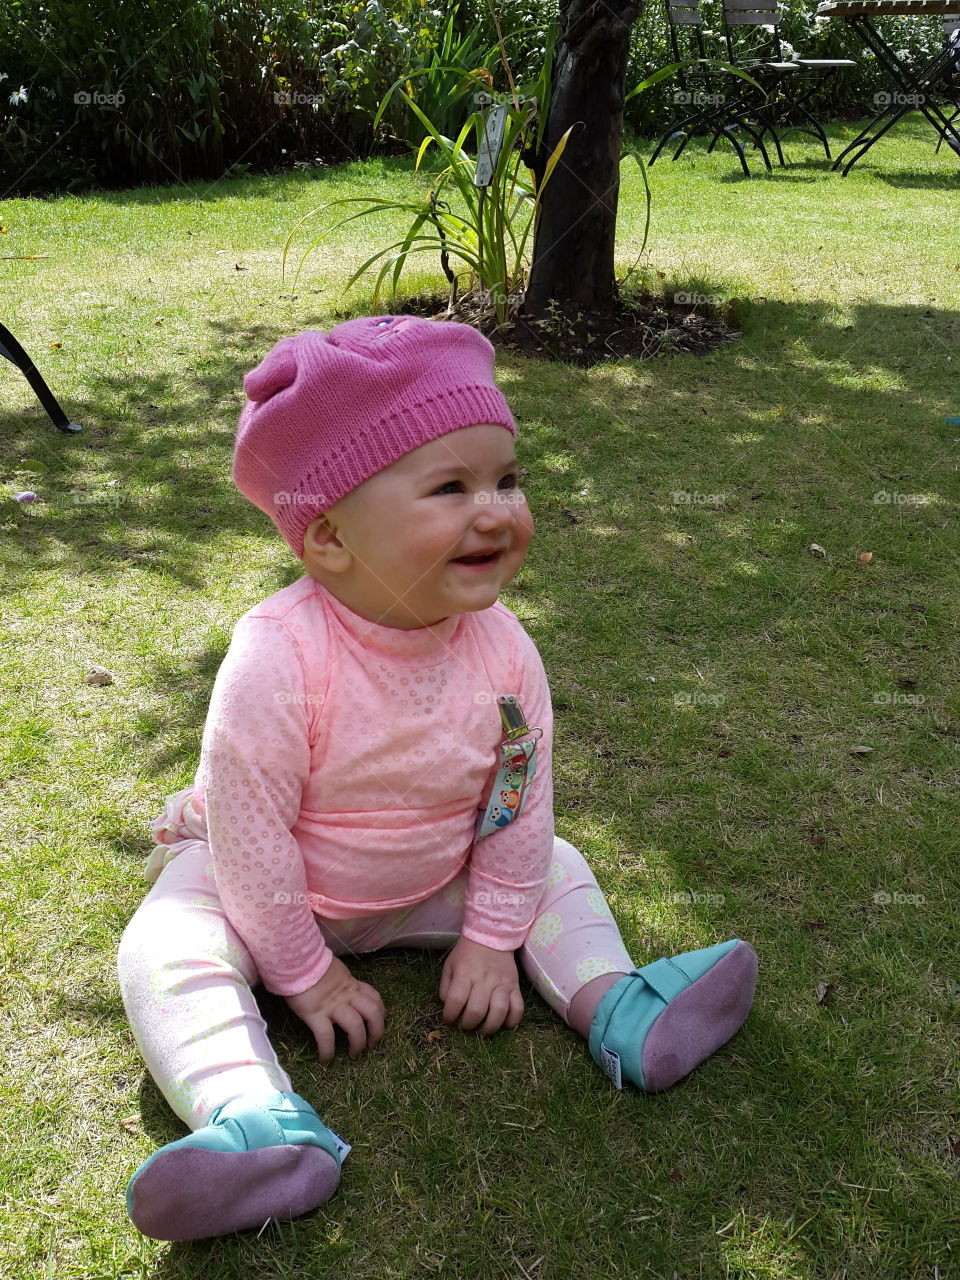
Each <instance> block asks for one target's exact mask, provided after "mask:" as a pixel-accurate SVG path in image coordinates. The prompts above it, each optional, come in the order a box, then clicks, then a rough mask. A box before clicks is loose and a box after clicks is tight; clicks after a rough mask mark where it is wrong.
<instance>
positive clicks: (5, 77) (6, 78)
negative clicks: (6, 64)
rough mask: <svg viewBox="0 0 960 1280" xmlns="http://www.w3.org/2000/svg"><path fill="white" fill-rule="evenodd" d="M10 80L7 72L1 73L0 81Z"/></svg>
mask: <svg viewBox="0 0 960 1280" xmlns="http://www.w3.org/2000/svg"><path fill="white" fill-rule="evenodd" d="M9 79H10V77H9V76H8V75H7V73H6V72H5V71H0V80H9Z"/></svg>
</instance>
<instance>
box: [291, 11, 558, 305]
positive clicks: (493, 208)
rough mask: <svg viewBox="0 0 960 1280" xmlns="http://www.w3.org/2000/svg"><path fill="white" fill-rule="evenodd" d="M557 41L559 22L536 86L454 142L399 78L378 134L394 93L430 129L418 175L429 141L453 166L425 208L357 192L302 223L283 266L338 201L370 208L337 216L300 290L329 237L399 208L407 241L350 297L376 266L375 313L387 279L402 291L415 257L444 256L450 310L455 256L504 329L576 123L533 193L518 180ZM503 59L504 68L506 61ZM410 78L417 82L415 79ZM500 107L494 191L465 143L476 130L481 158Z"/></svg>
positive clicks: (383, 254)
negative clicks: (480, 177)
mask: <svg viewBox="0 0 960 1280" xmlns="http://www.w3.org/2000/svg"><path fill="white" fill-rule="evenodd" d="M555 38H556V26H555V25H554V26H553V27H552V28H551V31H550V34H549V38H548V42H547V45H548V47H547V51H546V53H547V56H546V58H545V60H544V64H543V68H542V70H541V73H540V76H539V77H538V79H537V80H536V81H535V82H534V83H533V84H532V85H530V86H520V87H516V86H514V85H513V84H512V83H511V92H510V94H509V95H506V99H507V100H506V101H504V102H502V103H499V104H497V105H496V106H494V104H493V101H492V99H493V95H492V94H488V95H487V96H488V98H489V99H490V102H489V104H485V105H481V106H480V109H478V110H475V111H473V112H471V113H470V115H469V116H468V118H467V120H466V122H465V124H464V126H463V128H462V129H461V130H460V133H459V135H458V137H457V138H456V139H455V140H454V139H451V138H449V137H447V136H446V135H445V134H444V133H442V132H441V131H440V130H439V129H438V128H437V127H436V125H435V124H434V122H433V121H432V120H431V119H430V118H429V117H428V116H427V114H426V113H425V112H424V111H423V110H422V109H421V108H420V106H418V104H417V102H416V101H415V100H414V98H413V97H412V96H411V94H410V93H409V92H408V91H407V88H406V87H405V86H406V84H407V83H408V80H407V79H406V78H405V79H404V80H403V81H397V83H396V84H394V85H393V86H392V87H391V89H390V91H389V92H388V94H387V95H386V97H385V98H384V100H383V102H381V104H380V110H379V112H378V113H377V119H376V120H375V121H374V128H376V125H377V124H378V123H379V120H380V116H381V115H382V114H383V112H384V110H385V109H386V107H387V104H388V102H389V101H390V100H391V98H392V96H393V94H394V93H400V94H401V96H402V98H403V99H404V101H405V102H406V105H407V107H408V108H409V109H410V111H412V112H413V113H414V115H415V116H416V117H417V119H418V120H419V121H420V123H421V124H422V125H423V127H424V129H425V131H426V136H425V137H424V139H423V142H422V143H421V144H420V148H419V150H418V152H417V162H416V168H417V169H418V170H419V168H420V165H421V163H422V161H423V158H424V156H425V154H426V152H427V150H428V149H429V147H430V146H431V145H432V144H435V145H436V147H437V148H438V150H439V151H440V154H441V156H442V157H443V159H444V160H445V161H446V162H447V163H446V167H445V168H444V169H443V170H441V171H440V172H439V173H437V174H435V175H433V176H435V177H436V182H435V183H434V184H433V185H432V186H431V188H430V190H429V192H428V193H427V196H426V198H425V199H424V200H423V201H422V202H420V203H416V202H412V201H405V200H382V199H374V198H371V197H366V196H358V197H354V198H351V199H345V200H332V201H329V202H328V203H326V204H324V205H322V206H320V208H319V209H315V210H311V212H310V213H308V214H306V215H305V217H304V218H301V219H300V221H299V222H298V223H297V224H296V226H295V227H294V228H293V230H292V231H291V233H290V236H289V237H288V238H287V242H286V244H285V245H284V250H283V263H284V270H285V268H286V259H287V253H288V251H289V248H290V245H291V242H292V240H293V238H294V236H295V234H296V232H297V230H298V229H299V228H300V227H301V226H302V225H303V223H304V222H306V221H307V220H308V219H310V218H313V217H315V216H316V215H317V214H320V213H323V212H325V211H326V210H328V209H332V208H335V207H337V206H340V205H348V204H359V205H362V206H363V207H362V208H361V209H359V210H358V211H357V212H356V213H352V214H350V215H349V216H348V217H346V218H342V219H340V221H339V222H337V223H335V224H334V225H333V226H331V227H329V228H327V230H325V231H323V232H322V233H321V234H320V235H319V236H317V238H316V239H315V240H314V241H313V242H312V243H311V244H310V245H309V246H308V248H307V249H306V251H305V253H304V256H303V259H302V260H301V264H300V268H298V271H297V277H296V278H295V280H294V285H293V289H294V291H295V290H296V280H297V279H299V275H300V270H301V269H302V266H303V262H304V261H305V260H306V258H307V256H308V255H309V253H310V252H311V251H312V250H313V249H314V248H315V247H316V246H317V245H318V244H319V243H320V242H321V241H322V240H324V239H325V238H326V237H327V236H329V235H331V234H332V233H333V232H334V231H336V230H337V229H338V228H340V227H342V226H344V225H346V224H347V223H349V222H352V221H354V220H355V219H357V218H365V217H369V216H370V215H372V214H378V213H385V212H388V211H391V212H398V211H399V212H405V213H409V214H410V215H412V221H411V223H410V226H409V228H408V229H407V231H406V233H405V234H404V235H403V236H402V237H401V239H399V240H397V241H395V242H394V243H392V244H389V245H386V246H385V247H384V248H382V249H378V250H377V252H376V253H374V254H371V255H370V257H368V258H367V259H366V261H364V262H363V263H362V264H361V265H360V266H359V267H358V268H357V270H356V271H355V272H354V273H353V275H352V276H351V277H350V279H349V280H348V282H347V284H346V286H345V289H344V293H346V292H347V291H348V290H349V289H350V288H351V287H352V285H353V284H354V283H355V282H356V281H357V280H358V279H359V278H360V277H361V276H362V275H364V273H365V272H367V271H371V270H373V269H374V268H375V267H377V269H378V270H377V277H376V282H375V285H374V294H373V306H374V308H375V309H376V307H377V305H378V301H379V298H380V293H381V290H382V288H383V285H384V281H385V280H386V279H387V277H388V276H390V277H391V284H392V290H393V293H394V295H395V294H396V289H397V284H398V282H399V279H400V276H401V274H402V272H403V269H404V267H405V266H406V265H407V263H408V261H409V259H410V257H411V255H412V254H417V253H433V254H439V256H440V264H441V268H442V270H443V272H444V274H445V275H446V277H447V279H448V281H449V282H450V305H451V306H452V305H453V303H454V301H455V300H456V298H457V296H458V293H459V291H460V277H459V276H458V275H457V274H456V273H454V271H453V270H452V269H451V267H450V258H451V257H453V258H456V259H458V260H459V261H460V262H461V263H463V264H464V266H465V268H466V272H465V274H466V276H467V283H466V286H465V288H464V289H463V293H464V294H475V295H476V297H477V301H478V302H479V304H480V306H481V308H483V309H488V308H491V307H492V309H493V310H494V312H495V315H496V320H497V324H498V325H503V324H506V323H507V322H508V321H509V319H510V317H511V315H512V314H513V313H514V312H515V311H516V310H517V309H518V308H519V305H520V303H521V302H522V299H523V292H524V286H525V279H526V273H527V259H526V246H527V239H528V236H529V233H530V229H531V227H532V226H533V224H534V220H535V216H536V210H537V206H538V204H539V201H540V197H541V195H542V192H543V190H544V188H545V187H546V184H547V182H548V181H549V180H550V177H551V175H552V173H553V171H554V169H555V168H556V165H557V163H558V161H559V159H560V157H561V155H562V154H563V151H564V148H565V147H566V145H567V140H568V138H569V136H570V133H571V132H572V128H573V126H571V128H570V129H568V130H567V131H566V133H565V134H564V135H563V137H562V138H561V139H560V140H559V142H558V143H557V145H556V147H555V148H554V149H553V152H552V153H551V155H550V157H549V159H548V161H547V164H546V167H545V170H544V175H543V180H542V182H541V184H540V188H539V190H534V188H533V186H532V185H531V183H530V182H529V181H527V180H525V179H524V178H523V177H521V173H520V169H521V164H522V153H525V152H527V150H528V148H529V147H530V145H531V135H532V133H533V131H535V130H536V131H537V134H538V136H539V131H540V130H541V129H542V128H543V124H544V121H545V118H546V111H547V108H548V106H549V100H550V92H549V76H550V67H551V63H552V56H553V42H554V40H555ZM501 53H502V46H501ZM504 62H505V65H506V61H505V59H504ZM436 70H439V69H436V68H432V69H431V73H432V74H434V73H435V72H436ZM443 70H444V71H446V72H448V73H449V72H453V73H455V74H457V75H458V76H459V77H460V78H461V79H462V78H463V76H464V71H463V68H462V67H446V68H443ZM508 75H509V68H508ZM409 79H410V80H412V79H413V77H412V76H411V77H409ZM472 81H473V85H474V87H475V88H479V87H480V86H481V77H480V76H479V75H478V74H474V75H473V77H472ZM482 83H484V84H488V83H489V73H486V74H485V76H484V78H483V81H482ZM494 110H499V111H501V112H502V113H503V114H504V116H505V119H504V127H503V140H502V145H501V146H500V149H499V152H498V153H497V154H496V158H495V161H494V162H493V171H492V176H491V180H490V183H489V185H488V186H479V187H478V186H477V185H476V184H475V181H474V179H475V177H476V175H477V159H475V158H474V156H473V155H471V154H470V153H469V152H468V151H467V150H466V143H467V140H468V139H469V138H470V136H471V134H472V135H474V139H475V143H476V151H477V156H478V157H479V155H480V154H481V152H482V150H483V145H484V139H485V137H486V138H487V140H488V141H489V138H490V132H491V118H492V115H493V111H494ZM447 195H450V196H451V197H452V198H453V199H454V200H456V197H457V196H459V201H457V202H456V207H455V206H454V204H452V203H451V201H450V200H447V199H445V198H444V197H446V196H447ZM460 274H461V275H462V274H464V273H463V272H461V273H460Z"/></svg>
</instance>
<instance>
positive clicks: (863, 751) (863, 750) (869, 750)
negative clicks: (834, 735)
mask: <svg viewBox="0 0 960 1280" xmlns="http://www.w3.org/2000/svg"><path fill="white" fill-rule="evenodd" d="M850 754H851V755H852V756H872V755H873V747H851V748H850Z"/></svg>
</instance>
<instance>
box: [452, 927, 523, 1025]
mask: <svg viewBox="0 0 960 1280" xmlns="http://www.w3.org/2000/svg"><path fill="white" fill-rule="evenodd" d="M440 999H441V1000H442V1001H443V1020H444V1022H457V1021H459V1023H460V1026H461V1027H462V1028H463V1029H464V1031H472V1030H473V1029H474V1028H475V1027H476V1028H477V1029H478V1030H479V1032H480V1034H481V1035H482V1036H490V1035H493V1033H494V1032H495V1031H499V1030H500V1028H501V1027H508V1028H513V1027H515V1026H517V1025H518V1023H519V1022H520V1019H521V1018H522V1017H523V996H522V995H521V994H520V982H519V979H518V977H517V962H516V960H515V959H514V956H513V952H512V951H495V950H494V949H493V948H492V947H485V946H484V945H483V944H482V943H480V942H471V941H470V939H469V938H461V939H460V941H459V942H458V943H457V945H456V946H455V947H454V948H453V950H452V951H451V952H450V954H449V955H448V956H447V959H446V961H445V963H444V966H443V976H442V978H441V979H440ZM484 1019H485V1020H484ZM481 1022H482V1023H483V1025H482V1026H480V1025H479V1024H480V1023H481Z"/></svg>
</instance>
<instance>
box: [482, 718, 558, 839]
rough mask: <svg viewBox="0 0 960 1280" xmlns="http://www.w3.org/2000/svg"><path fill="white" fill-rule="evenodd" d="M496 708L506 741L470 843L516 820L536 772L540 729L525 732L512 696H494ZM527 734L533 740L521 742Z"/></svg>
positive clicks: (524, 722) (524, 724) (526, 727)
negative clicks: (532, 735) (495, 697)
mask: <svg viewBox="0 0 960 1280" xmlns="http://www.w3.org/2000/svg"><path fill="white" fill-rule="evenodd" d="M497 706H498V707H499V709H500V720H501V723H502V724H503V732H504V737H505V739H506V740H505V741H503V742H501V744H500V758H499V764H498V767H497V774H496V777H495V778H494V780H493V786H492V787H491V789H490V794H489V796H488V797H487V804H486V808H485V809H484V808H481V809H480V810H479V812H478V817H477V825H476V830H475V832H474V837H473V838H474V842H476V841H477V840H482V839H483V837H484V836H488V835H490V834H491V832H493V831H499V830H500V829H501V827H506V826H509V825H510V823H511V822H515V821H516V820H517V818H519V816H520V813H521V811H522V809H523V806H524V803H525V801H526V798H527V792H528V790H529V787H530V783H531V782H532V781H533V777H534V774H535V773H536V771H537V743H538V741H539V740H540V739H541V738H542V737H543V730H542V729H540V728H533V729H531V728H529V726H528V725H527V721H526V717H525V716H524V714H523V711H522V710H521V707H520V703H519V702H518V701H517V699H516V698H515V697H514V695H513V694H512V693H501V694H498V695H497ZM528 733H529V734H536V737H533V738H529V739H527V740H526V741H522V742H521V741H520V739H521V738H523V736H524V734H528Z"/></svg>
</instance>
